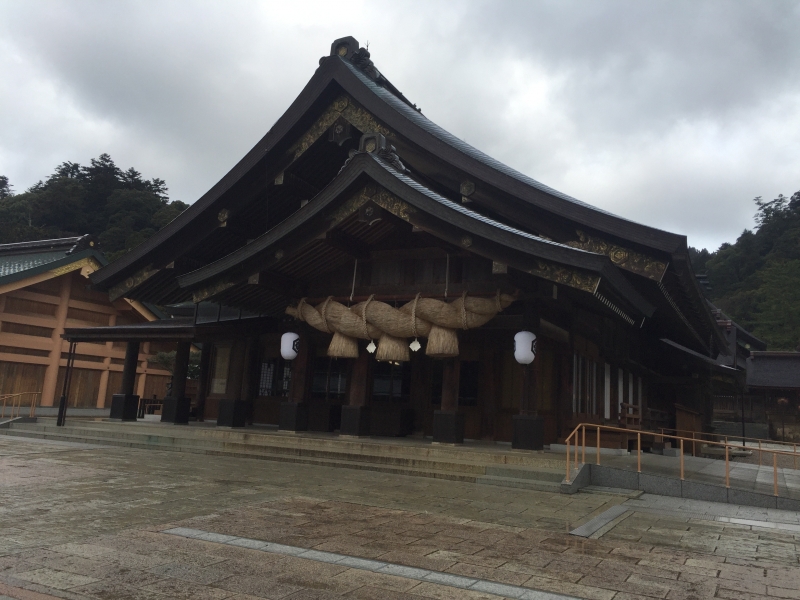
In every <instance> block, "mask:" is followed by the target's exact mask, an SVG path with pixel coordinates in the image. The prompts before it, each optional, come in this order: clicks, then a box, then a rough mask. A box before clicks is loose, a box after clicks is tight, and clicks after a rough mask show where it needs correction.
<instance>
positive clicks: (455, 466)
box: [6, 427, 485, 475]
mask: <svg viewBox="0 0 800 600" xmlns="http://www.w3.org/2000/svg"><path fill="white" fill-rule="evenodd" d="M103 433H104V432H103V431H102V430H98V431H91V430H88V431H80V430H78V431H76V430H75V429H69V428H63V429H62V428H55V427H53V428H47V429H42V430H33V429H29V428H25V429H22V428H16V427H14V428H12V429H11V430H10V431H8V432H7V433H6V434H7V435H12V436H13V435H17V436H22V437H35V438H44V439H52V440H60V441H75V442H81V443H94V444H102V445H114V446H127V447H132V448H153V449H158V450H173V451H177V452H196V453H205V454H215V455H225V456H240V457H241V456H251V457H261V458H272V459H273V460H283V461H290V460H293V461H294V462H298V461H301V460H304V461H310V460H314V459H321V460H325V461H328V462H331V461H333V462H337V461H338V462H342V463H349V462H359V463H373V464H377V465H384V466H387V467H389V466H396V467H402V468H410V469H421V470H426V469H427V470H442V471H447V472H453V473H465V474H472V475H482V474H484V472H485V466H483V465H480V464H475V463H467V462H458V461H447V460H435V459H430V460H428V459H418V458H414V457H404V456H391V455H385V454H382V455H370V454H366V453H355V452H333V451H320V450H313V449H311V450H309V449H302V448H291V447H282V446H278V447H273V446H264V445H260V446H259V445H250V444H245V443H236V442H224V443H214V442H209V441H203V440H193V439H191V438H189V437H183V438H178V437H172V436H164V435H161V436H155V435H131V434H128V435H118V436H113V435H103Z"/></svg>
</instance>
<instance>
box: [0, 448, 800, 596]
mask: <svg viewBox="0 0 800 600" xmlns="http://www.w3.org/2000/svg"><path fill="white" fill-rule="evenodd" d="M592 525H593V526H592ZM576 530H578V531H582V532H583V533H582V536H581V535H575V534H570V532H571V531H573V532H576V533H577V531H576ZM798 539H800V515H798V514H797V513H791V512H786V511H778V510H770V509H757V508H747V507H738V506H735V505H719V504H711V503H706V502H699V501H689V500H681V499H677V498H666V497H661V496H652V495H638V494H637V493H627V494H624V493H614V491H613V490H604V489H591V490H589V491H588V492H581V493H579V494H575V495H571V496H567V495H562V494H558V493H550V492H542V491H534V490H528V489H518V488H506V487H500V486H488V485H477V484H473V483H461V482H454V481H442V480H437V479H432V478H423V477H409V476H404V475H394V474H388V473H378V472H373V471H359V470H354V469H343V468H333V467H327V466H324V467H323V466H314V465H304V464H295V463H284V462H273V461H267V460H253V459H244V458H232V457H222V456H220V457H216V456H207V455H197V454H189V453H180V452H163V451H157V450H136V449H129V448H119V447H108V446H97V445H83V444H75V443H63V442H52V441H43V440H34V439H23V438H5V437H0V598H3V597H9V598H18V599H23V598H24V599H46V598H52V597H57V598H75V599H79V598H99V599H109V600H110V599H163V598H187V599H188V598H192V599H194V598H198V599H204V598H209V599H223V598H226V599H228V598H229V599H236V600H246V599H255V598H270V599H273V598H275V599H278V598H281V599H283V598H287V599H291V600H300V599H320V600H322V599H329V598H363V599H373V598H377V599H380V600H400V599H407V600H423V599H425V598H437V599H449V598H454V599H456V598H468V599H492V598H503V597H508V598H530V599H542V600H543V599H545V598H550V599H552V598H556V597H557V595H562V596H566V597H577V598H597V599H612V598H613V599H615V600H626V599H633V598H668V599H680V598H730V599H755V598H800V566H799V565H798V557H799V556H800V554H798V546H797V544H798Z"/></svg>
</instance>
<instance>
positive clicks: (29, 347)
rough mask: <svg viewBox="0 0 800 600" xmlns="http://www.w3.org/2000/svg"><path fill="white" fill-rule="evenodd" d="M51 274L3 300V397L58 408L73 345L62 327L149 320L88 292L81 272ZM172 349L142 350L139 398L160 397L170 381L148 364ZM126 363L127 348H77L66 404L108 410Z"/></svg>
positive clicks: (0, 322)
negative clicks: (31, 397) (19, 396)
mask: <svg viewBox="0 0 800 600" xmlns="http://www.w3.org/2000/svg"><path fill="white" fill-rule="evenodd" d="M52 275H53V276H51V277H50V278H49V279H44V280H40V281H36V280H33V279H31V280H29V281H28V282H25V281H22V282H19V284H17V285H14V286H11V287H13V289H9V286H6V288H4V289H5V292H4V293H0V394H7V393H18V392H39V393H41V399H40V400H39V401H38V402H39V404H40V405H42V406H51V405H53V404H57V402H58V398H59V396H60V395H61V390H62V385H63V376H64V372H65V370H66V362H67V354H68V351H69V343H68V342H66V341H65V340H63V339H62V338H61V334H62V333H63V331H64V328H65V327H91V326H99V325H116V324H130V323H139V322H143V321H145V320H147V318H148V316H149V317H150V318H152V315H149V314H143V313H142V312H140V311H138V310H137V309H135V308H134V307H133V306H132V305H131V304H129V303H128V302H126V301H124V300H118V301H116V302H113V303H112V302H109V300H108V295H107V294H105V293H101V292H97V291H94V290H91V289H88V288H87V286H88V283H89V282H88V280H87V279H86V277H85V276H84V275H85V274H82V272H81V271H80V270H76V271H73V272H70V273H66V274H62V275H56V274H52ZM38 278H39V279H41V277H38ZM143 310H144V309H143ZM145 313H146V311H145ZM173 347H174V344H173V345H172V347H165V346H164V345H163V344H162V345H160V346H159V347H158V348H156V347H155V345H153V347H152V348H151V347H150V344H148V343H145V344H142V348H141V353H140V355H139V367H138V369H137V372H138V374H137V384H136V390H137V393H139V394H140V395H142V394H147V395H148V397H152V395H153V394H154V393H155V394H157V395H158V396H159V397H163V395H164V393H165V392H166V385H167V383H168V382H169V378H170V375H169V373H168V372H167V371H165V370H163V369H162V368H160V367H154V366H153V365H150V364H149V363H148V362H147V359H148V357H149V356H150V355H151V354H154V353H155V352H157V351H162V350H167V351H168V350H171V349H173ZM124 358H125V344H124V343H114V344H112V343H110V342H109V343H79V344H78V345H77V347H76V357H75V370H74V372H73V377H72V382H71V387H70V395H69V405H70V406H75V407H85V408H89V407H92V408H94V407H101V408H102V407H108V406H110V402H111V396H112V395H113V394H114V393H117V392H118V391H119V388H120V385H121V382H122V365H123V362H124ZM25 402H27V400H26V401H25Z"/></svg>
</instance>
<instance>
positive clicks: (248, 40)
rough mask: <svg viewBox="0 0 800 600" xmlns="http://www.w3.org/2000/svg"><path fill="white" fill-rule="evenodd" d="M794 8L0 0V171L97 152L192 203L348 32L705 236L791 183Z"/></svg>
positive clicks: (603, 190)
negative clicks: (1, 89)
mask: <svg viewBox="0 0 800 600" xmlns="http://www.w3.org/2000/svg"><path fill="white" fill-rule="evenodd" d="M798 24H800V3H799V2H763V1H759V2H737V3H730V2H713V1H708V2H697V1H691V2H689V1H685V2H681V1H670V2H655V1H651V2H637V1H633V0H631V1H626V2H622V1H606V2H579V1H573V2H570V1H566V0H558V1H549V2H543V1H539V2H511V1H509V2H496V1H493V2H463V3H452V2H447V3H445V2H441V3H436V2H407V3H402V4H398V3H395V4H388V3H369V2H361V3H358V2H356V3H350V4H348V8H347V10H344V11H343V10H341V7H340V6H339V5H331V4H330V3H325V2H314V3H312V2H307V3H306V2H303V3H295V4H292V5H291V6H286V5H285V4H281V5H279V4H270V3H259V2H226V3H221V2H220V3H214V2H203V3H201V2H197V3H187V2H129V3H125V2H114V3H108V2H81V3H74V2H73V3H67V2H26V3H4V4H0V69H2V72H3V73H4V77H3V79H4V88H5V91H4V93H3V94H1V95H0V128H1V130H2V131H3V135H2V138H0V173H2V174H5V175H8V176H9V177H10V178H11V181H12V183H13V184H15V187H16V189H17V190H18V191H19V190H22V189H24V188H25V187H27V186H29V185H31V184H33V183H35V182H36V181H37V180H38V179H40V178H42V177H44V176H46V175H47V174H49V173H50V172H51V171H52V169H53V167H55V166H56V164H58V163H59V162H61V161H63V160H73V161H79V162H83V163H86V162H88V160H89V158H91V157H93V156H97V155H98V154H100V153H101V152H108V153H110V154H111V155H112V157H113V158H114V159H115V160H116V161H117V163H118V164H120V166H123V167H128V166H135V167H136V168H137V169H139V170H141V171H142V172H143V174H144V175H145V176H146V177H162V178H164V179H166V180H167V183H168V185H169V187H170V190H171V196H172V197H173V198H176V199H182V200H185V201H189V202H192V201H194V200H195V199H196V198H197V197H199V196H200V195H201V194H202V193H203V192H204V191H206V190H207V189H208V188H209V187H210V186H211V185H213V184H214V183H215V182H216V181H217V180H218V179H219V178H220V177H221V176H222V175H224V173H225V172H226V171H227V170H228V169H229V168H230V167H231V166H233V164H234V163H235V162H236V161H237V160H238V159H239V158H241V156H242V155H243V154H244V153H245V152H246V151H247V150H248V149H249V148H250V147H251V146H252V144H253V143H255V141H256V140H258V139H259V138H260V137H261V136H262V135H263V134H264V133H265V132H266V131H267V129H269V127H270V126H271V125H272V123H273V122H274V121H275V120H276V119H277V118H278V117H279V116H280V114H281V113H282V112H283V111H284V110H285V109H286V108H287V107H288V105H289V104H290V102H291V101H292V100H293V99H294V97H295V96H296V95H297V94H298V93H299V91H300V90H301V89H302V86H303V85H304V84H305V82H306V81H307V80H308V79H309V78H310V77H311V75H312V73H313V71H314V69H315V68H316V66H317V59H318V58H319V56H321V55H323V54H326V53H327V51H328V48H329V46H330V42H331V41H332V40H333V39H335V38H337V37H341V36H343V35H354V36H356V37H357V38H358V39H359V40H360V41H361V42H362V44H363V43H365V42H366V41H370V50H371V51H372V55H373V59H374V60H375V62H376V64H377V65H378V68H380V69H381V71H382V72H384V73H385V74H386V75H387V77H389V79H391V80H392V82H393V83H394V84H395V85H396V86H397V87H399V88H400V89H401V90H402V91H403V92H404V93H406V94H407V95H408V96H409V97H410V98H411V99H412V100H413V101H414V102H417V103H418V104H419V105H421V106H422V107H423V110H424V112H425V114H426V115H427V116H428V117H429V118H431V119H433V120H434V121H436V122H437V123H439V124H440V125H442V126H443V127H445V128H446V129H449V130H450V131H452V132H453V133H454V134H455V135H458V136H459V137H462V138H464V139H466V140H467V141H468V142H470V143H471V144H473V145H474V146H476V147H478V148H480V149H482V150H484V151H485V152H487V153H489V154H492V155H493V156H495V157H497V158H498V159H500V160H502V161H504V162H506V163H508V164H510V165H511V166H513V167H515V168H517V169H519V170H521V171H523V172H525V173H527V174H529V175H530V176H532V177H535V178H536V179H539V180H540V181H542V182H544V183H546V184H548V185H551V186H553V187H555V188H557V189H561V190H563V191H565V192H567V193H570V194H572V195H575V196H577V197H579V198H581V199H582V200H584V201H587V202H590V203H593V204H595V205H597V206H600V207H602V208H604V209H606V210H610V211H612V212H616V213H617V214H620V215H622V216H624V217H626V218H630V219H633V220H638V221H641V222H645V223H648V224H650V225H654V226H657V227H662V228H666V229H670V230H673V231H677V232H680V233H685V234H687V235H689V241H690V243H692V244H695V245H700V246H709V247H716V246H718V245H719V244H720V243H721V242H723V241H732V240H733V239H734V238H735V237H736V236H737V235H738V234H739V233H740V232H741V230H742V229H743V228H745V227H750V226H751V225H752V214H753V212H754V211H753V205H752V202H751V200H752V198H753V197H754V196H756V195H763V196H766V197H774V196H775V195H777V194H778V193H788V194H791V193H792V192H794V191H797V189H800V177H799V176H798V170H797V168H796V164H797V158H798V153H799V152H800V75H798V74H800V44H797V42H796V33H795V32H796V31H797V29H798Z"/></svg>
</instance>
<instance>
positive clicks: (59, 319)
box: [41, 274, 72, 406]
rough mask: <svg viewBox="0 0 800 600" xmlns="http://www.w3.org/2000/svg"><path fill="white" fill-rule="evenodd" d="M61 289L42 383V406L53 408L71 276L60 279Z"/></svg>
mask: <svg viewBox="0 0 800 600" xmlns="http://www.w3.org/2000/svg"><path fill="white" fill-rule="evenodd" d="M60 284H61V288H60V289H59V300H58V308H56V315H55V317H56V326H55V328H54V329H53V335H52V337H51V339H52V341H53V347H52V348H51V349H50V355H49V358H48V364H47V369H46V370H45V373H44V382H43V383H42V397H41V405H42V406H53V405H54V404H55V398H56V393H57V392H58V391H59V390H56V385H57V383H58V367H59V365H60V364H61V352H62V349H63V346H64V341H63V340H62V339H61V334H62V333H64V326H65V324H66V322H67V311H68V310H69V295H70V291H71V287H72V274H67V275H64V276H62V277H61V281H60Z"/></svg>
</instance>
